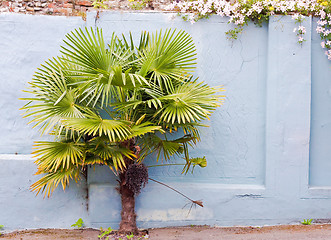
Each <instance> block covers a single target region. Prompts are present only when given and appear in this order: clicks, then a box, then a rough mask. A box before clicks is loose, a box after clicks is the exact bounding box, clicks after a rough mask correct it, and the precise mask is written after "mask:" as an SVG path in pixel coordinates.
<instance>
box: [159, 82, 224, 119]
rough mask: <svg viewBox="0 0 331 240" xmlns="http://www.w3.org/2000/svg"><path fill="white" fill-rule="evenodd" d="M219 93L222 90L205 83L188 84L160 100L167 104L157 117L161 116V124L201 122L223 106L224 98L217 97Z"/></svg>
mask: <svg viewBox="0 0 331 240" xmlns="http://www.w3.org/2000/svg"><path fill="white" fill-rule="evenodd" d="M219 91H222V89H221V88H213V87H209V86H208V85H207V84H204V83H203V82H200V83H198V82H196V81H194V82H186V83H184V84H182V85H180V86H178V87H177V88H176V89H175V90H174V91H173V92H172V93H171V94H169V95H166V96H163V97H161V98H160V101H163V102H166V104H164V105H163V107H162V108H161V109H160V110H158V111H157V112H156V113H155V117H156V116H159V119H160V122H165V123H171V124H174V123H178V124H181V123H183V124H185V123H191V122H200V121H201V120H203V119H206V118H208V117H209V116H210V115H211V113H212V112H213V111H214V110H215V109H216V108H217V107H218V106H219V105H220V104H221V102H222V99H221V97H222V96H218V95H215V94H216V93H218V92H219Z"/></svg>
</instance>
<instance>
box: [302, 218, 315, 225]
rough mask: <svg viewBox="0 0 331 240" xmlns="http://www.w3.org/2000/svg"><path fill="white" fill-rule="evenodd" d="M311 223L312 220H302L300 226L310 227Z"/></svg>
mask: <svg viewBox="0 0 331 240" xmlns="http://www.w3.org/2000/svg"><path fill="white" fill-rule="evenodd" d="M312 221H313V219H303V221H302V222H301V224H303V225H311V222H312Z"/></svg>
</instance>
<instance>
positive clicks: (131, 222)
mask: <svg viewBox="0 0 331 240" xmlns="http://www.w3.org/2000/svg"><path fill="white" fill-rule="evenodd" d="M119 177H120V181H119V183H120V188H119V190H120V191H119V192H120V195H121V202H122V211H121V223H120V228H119V232H120V233H123V234H131V233H133V234H138V228H137V223H136V217H137V215H136V213H135V195H134V192H133V191H132V190H131V189H130V188H129V187H128V186H127V185H126V182H125V171H124V172H122V173H120V176H119Z"/></svg>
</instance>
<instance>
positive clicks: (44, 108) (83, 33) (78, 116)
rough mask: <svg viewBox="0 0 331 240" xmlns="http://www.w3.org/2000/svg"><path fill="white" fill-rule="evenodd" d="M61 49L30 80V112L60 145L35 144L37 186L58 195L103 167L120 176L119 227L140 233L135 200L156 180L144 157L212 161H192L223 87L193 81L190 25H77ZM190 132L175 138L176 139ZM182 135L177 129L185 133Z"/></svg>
mask: <svg viewBox="0 0 331 240" xmlns="http://www.w3.org/2000/svg"><path fill="white" fill-rule="evenodd" d="M61 53H62V55H61V56H59V57H56V58H53V59H50V60H48V61H46V62H45V63H44V64H42V65H41V67H40V68H39V69H38V70H37V72H36V73H35V75H34V77H33V79H32V81H31V82H30V83H29V88H28V90H27V91H26V92H28V93H29V94H30V95H31V97H30V98H24V100H28V103H27V104H26V105H25V106H24V107H23V108H22V109H23V110H25V117H29V118H31V119H32V120H31V121H30V123H31V124H33V125H34V127H37V128H39V129H40V131H41V132H42V134H51V135H53V136H54V141H38V142H35V145H34V147H35V148H34V152H33V154H34V155H35V157H37V160H36V164H37V165H38V171H37V174H42V177H41V178H40V179H39V181H37V182H36V183H34V184H33V185H32V186H31V189H32V190H33V191H36V192H37V194H38V193H39V192H43V193H44V196H48V197H49V196H50V195H51V194H52V192H53V191H54V189H55V188H57V187H58V185H59V184H60V183H61V185H62V187H63V189H65V188H66V186H67V185H68V184H69V181H70V180H71V179H75V180H76V181H77V180H80V178H81V176H82V173H84V171H86V168H87V166H90V165H95V164H101V165H106V166H109V168H110V169H111V170H112V171H113V172H114V174H116V175H117V176H118V178H119V187H118V191H119V193H120V195H121V201H122V212H121V217H122V219H121V223H120V229H119V230H120V232H122V233H126V232H133V233H137V226H136V214H135V196H136V195H137V194H139V192H140V189H141V188H142V187H143V186H144V185H145V184H146V183H147V181H148V170H147V168H146V167H145V166H144V164H143V161H144V159H145V157H146V156H147V155H149V154H151V153H155V152H156V153H157V160H159V159H160V158H162V159H163V160H165V161H167V160H169V159H170V158H171V157H173V156H179V155H183V156H184V161H185V162H184V164H183V165H184V168H183V172H185V173H187V171H189V169H190V168H191V167H194V166H197V165H199V166H202V167H204V166H206V160H205V158H204V157H203V158H190V157H189V155H188V147H189V146H193V145H194V144H195V143H196V142H197V141H198V140H199V129H198V128H199V127H201V126H204V125H203V124H201V123H200V122H201V121H202V120H204V119H206V118H208V116H209V115H210V114H211V113H212V112H213V111H214V110H215V108H216V107H218V106H219V105H220V103H221V99H222V97H220V96H217V95H215V94H216V93H217V92H219V91H221V90H222V89H221V88H214V87H209V86H208V85H207V84H205V83H203V82H198V81H197V79H194V78H193V77H192V71H193V70H194V66H195V64H196V63H195V60H196V58H195V57H196V50H195V46H194V44H193V41H192V39H191V37H190V36H189V35H188V34H187V33H185V32H184V31H176V30H170V29H168V30H166V31H164V32H162V31H159V32H156V33H154V34H149V33H147V32H143V33H142V34H141V37H140V41H139V45H137V46H135V45H134V41H133V37H132V35H131V34H130V35H129V37H127V38H125V37H124V36H122V37H118V36H116V35H115V34H114V33H113V34H112V36H111V38H110V40H109V43H108V44H106V43H105V41H104V38H103V34H102V30H100V29H96V30H95V31H93V30H92V29H83V30H82V29H77V30H75V31H73V32H71V33H70V34H67V35H66V39H65V40H64V44H63V46H61ZM175 132H177V133H178V132H182V133H183V134H182V136H179V137H177V138H176V139H174V140H169V139H168V138H169V135H171V134H173V133H175ZM177 136H178V134H177Z"/></svg>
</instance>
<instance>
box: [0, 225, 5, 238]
mask: <svg viewBox="0 0 331 240" xmlns="http://www.w3.org/2000/svg"><path fill="white" fill-rule="evenodd" d="M4 227H5V226H4V225H0V230H2V229H3V228H4ZM1 235H2V233H1V232H0V236H1Z"/></svg>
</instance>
